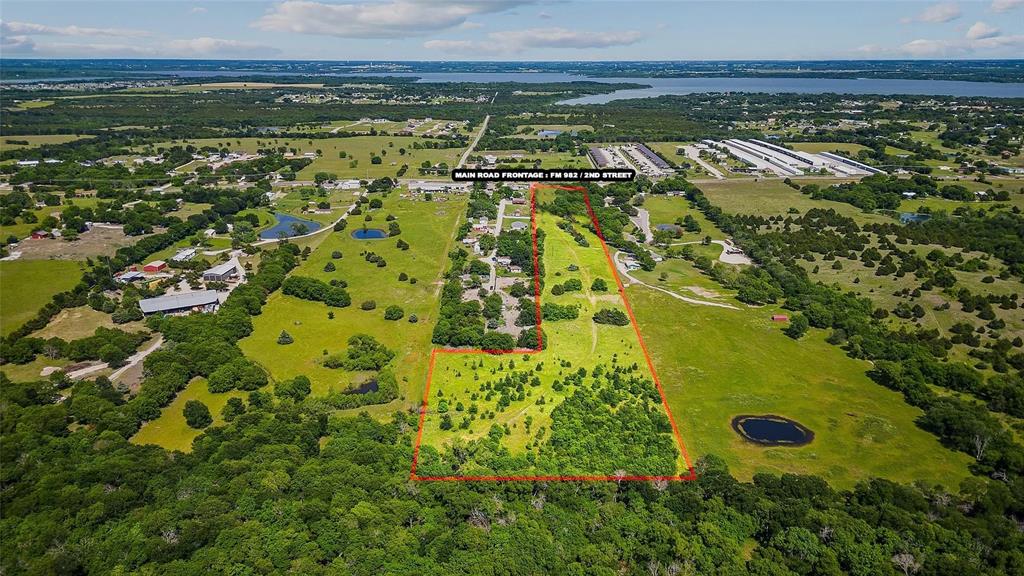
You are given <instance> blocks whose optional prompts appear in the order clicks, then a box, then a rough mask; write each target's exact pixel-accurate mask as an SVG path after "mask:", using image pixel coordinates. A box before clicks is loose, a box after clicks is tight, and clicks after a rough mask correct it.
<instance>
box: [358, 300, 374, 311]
mask: <svg viewBox="0 0 1024 576" xmlns="http://www.w3.org/2000/svg"><path fill="white" fill-rule="evenodd" d="M359 307H360V308H362V309H363V310H373V309H375V308H376V307H377V302H375V301H373V300H367V301H365V302H363V303H362V304H360V305H359Z"/></svg>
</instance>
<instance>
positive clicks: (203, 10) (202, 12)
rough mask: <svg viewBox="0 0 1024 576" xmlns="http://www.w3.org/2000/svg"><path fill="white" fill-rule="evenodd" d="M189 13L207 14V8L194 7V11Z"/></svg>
mask: <svg viewBox="0 0 1024 576" xmlns="http://www.w3.org/2000/svg"><path fill="white" fill-rule="evenodd" d="M188 13H189V14H206V8H203V7H202V6H193V7H192V9H191V10H189V11H188Z"/></svg>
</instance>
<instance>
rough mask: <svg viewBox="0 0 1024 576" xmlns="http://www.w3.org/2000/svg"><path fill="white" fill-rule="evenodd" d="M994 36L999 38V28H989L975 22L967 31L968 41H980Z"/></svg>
mask: <svg viewBox="0 0 1024 576" xmlns="http://www.w3.org/2000/svg"><path fill="white" fill-rule="evenodd" d="M994 36H999V28H996V27H995V26H989V25H988V24H985V23H984V22H975V23H974V25H973V26H971V27H970V28H968V29H967V39H968V40H981V39H983V38H992V37H994Z"/></svg>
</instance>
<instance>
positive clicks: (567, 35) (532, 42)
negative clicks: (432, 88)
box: [423, 28, 643, 54]
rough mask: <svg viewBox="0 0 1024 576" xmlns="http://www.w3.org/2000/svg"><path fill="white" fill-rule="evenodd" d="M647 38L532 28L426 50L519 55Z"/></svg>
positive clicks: (430, 46) (432, 43)
mask: <svg viewBox="0 0 1024 576" xmlns="http://www.w3.org/2000/svg"><path fill="white" fill-rule="evenodd" d="M641 38H643V34H641V33H640V32H638V31H635V30H625V31H620V32H588V31H585V30H568V29H566V28H530V29H526V30H507V31H503V32H491V33H490V34H488V35H487V39H485V40H428V41H427V42H424V43H423V47H424V48H428V49H433V50H441V51H444V52H453V53H470V54H471V53H487V54H510V53H513V54H514V53H519V52H523V51H526V50H529V49H531V48H572V49H587V48H610V47H612V46H628V45H630V44H635V43H636V42H639V41H640V39H641Z"/></svg>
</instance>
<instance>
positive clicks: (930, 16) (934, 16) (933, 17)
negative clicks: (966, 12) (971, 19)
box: [901, 2, 962, 24]
mask: <svg viewBox="0 0 1024 576" xmlns="http://www.w3.org/2000/svg"><path fill="white" fill-rule="evenodd" d="M961 15H962V14H961V12H960V6H958V5H957V4H956V3H955V2H943V3H941V4H934V5H932V6H929V7H927V8H925V9H924V10H922V11H921V13H919V14H918V15H917V16H914V17H913V18H904V19H903V20H901V22H903V23H904V24H909V23H911V22H927V23H929V24H942V23H945V22H951V21H953V20H956V19H957V18H959V17H960V16H961Z"/></svg>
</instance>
